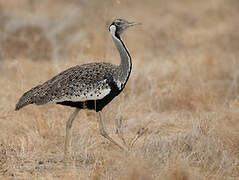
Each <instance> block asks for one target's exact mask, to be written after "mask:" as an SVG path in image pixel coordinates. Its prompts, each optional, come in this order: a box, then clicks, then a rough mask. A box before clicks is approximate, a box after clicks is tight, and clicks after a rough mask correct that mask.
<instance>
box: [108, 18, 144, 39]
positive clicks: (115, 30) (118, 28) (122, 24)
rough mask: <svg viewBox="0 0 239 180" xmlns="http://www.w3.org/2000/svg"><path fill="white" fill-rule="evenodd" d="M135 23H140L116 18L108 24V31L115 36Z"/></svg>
mask: <svg viewBox="0 0 239 180" xmlns="http://www.w3.org/2000/svg"><path fill="white" fill-rule="evenodd" d="M136 24H141V23H137V22H128V21H126V20H123V19H116V20H114V21H113V22H112V23H111V25H110V26H109V31H110V33H111V34H114V35H116V36H117V35H120V34H121V33H122V32H123V31H124V30H125V29H127V28H128V27H131V26H134V25H136Z"/></svg>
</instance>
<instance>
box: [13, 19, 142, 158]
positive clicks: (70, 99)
mask: <svg viewBox="0 0 239 180" xmlns="http://www.w3.org/2000/svg"><path fill="white" fill-rule="evenodd" d="M137 24H141V23H138V22H129V21H126V20H123V19H115V20H113V22H112V23H111V24H110V26H109V32H110V35H111V37H112V39H113V42H114V45H115V47H116V48H117V50H118V52H119V55H120V59H121V60H120V64H118V65H115V64H111V63H108V62H94V63H88V64H83V65H76V66H73V67H71V68H69V69H67V70H65V71H63V72H61V73H59V74H58V75H56V76H54V77H53V78H51V79H50V80H48V81H46V82H44V83H43V84H40V85H38V86H36V87H33V88H32V89H30V90H29V91H27V92H25V93H24V94H23V95H22V96H21V98H20V99H19V101H18V102H17V104H16V106H15V110H19V109H21V108H23V107H24V106H27V105H29V104H36V105H44V104H49V103H56V104H59V105H64V106H70V107H74V108H75V111H74V112H73V113H72V114H71V116H70V117H69V119H68V120H67V121H66V134H65V146H64V159H65V160H66V159H67V157H68V155H69V153H70V148H71V136H72V123H73V121H74V119H75V118H76V116H77V114H78V113H79V111H80V110H81V109H89V110H94V111H96V113H97V114H98V118H97V119H98V123H99V131H100V134H101V135H102V136H103V137H105V138H106V139H108V140H109V141H110V142H112V143H113V144H114V145H116V146H118V147H119V148H120V149H122V150H125V149H126V148H125V147H123V146H121V145H120V144H119V143H117V142H116V141H115V140H114V139H113V138H111V137H110V136H109V135H108V133H107V132H106V130H105V126H104V121H103V118H102V110H103V108H104V107H105V106H106V105H107V104H109V103H110V102H111V101H112V100H113V99H114V98H115V97H116V96H118V95H119V94H120V93H121V92H122V90H123V89H124V87H125V85H126V83H127V81H128V79H129V77H130V74H131V70H132V61H131V56H130V53H129V51H128V49H127V48H126V46H125V44H124V43H123V41H122V39H121V35H122V33H123V32H124V31H125V30H126V29H127V28H128V27H131V26H134V25H137Z"/></svg>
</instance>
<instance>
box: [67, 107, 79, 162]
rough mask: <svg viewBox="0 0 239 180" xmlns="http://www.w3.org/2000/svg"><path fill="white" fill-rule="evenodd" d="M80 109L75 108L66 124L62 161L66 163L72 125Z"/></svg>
mask: <svg viewBox="0 0 239 180" xmlns="http://www.w3.org/2000/svg"><path fill="white" fill-rule="evenodd" d="M79 111H80V109H78V108H76V109H75V111H74V112H73V113H72V114H71V116H70V118H69V119H68V120H67V122H66V137H65V149H64V161H65V162H66V160H67V156H68V154H69V151H70V148H71V135H72V129H71V127H72V123H73V121H74V119H75V117H76V115H77V114H78V112H79Z"/></svg>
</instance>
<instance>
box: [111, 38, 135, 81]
mask: <svg viewBox="0 0 239 180" xmlns="http://www.w3.org/2000/svg"><path fill="white" fill-rule="evenodd" d="M112 38H113V41H114V43H115V46H116V48H117V50H118V51H119V54H120V58H121V62H120V65H119V66H118V67H119V69H120V74H119V79H118V80H119V81H120V82H121V83H122V85H123V86H124V85H125V83H126V82H127V80H128V78H129V75H130V72H131V68H132V62H131V57H130V54H129V51H128V50H127V48H126V46H125V45H124V43H123V41H122V40H121V37H120V36H119V35H117V34H112Z"/></svg>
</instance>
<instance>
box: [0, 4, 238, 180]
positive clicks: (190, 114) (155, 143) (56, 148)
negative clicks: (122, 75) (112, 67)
mask: <svg viewBox="0 0 239 180" xmlns="http://www.w3.org/2000/svg"><path fill="white" fill-rule="evenodd" d="M0 9H1V10H0V21H1V23H0V32H1V36H0V86H1V88H0V96H1V103H0V132H1V133H0V175H1V179H70V178H71V179H93V180H101V179H102V180H103V179H116V180H117V179H119V180H121V179H126V180H136V179H137V180H138V179H141V180H149V179H159V180H160V179H166V180H174V179H177V180H195V179H198V180H201V179H204V180H208V179H219V180H221V179H238V178H239V132H238V128H239V98H238V94H239V86H238V85H239V79H238V78H239V70H238V69H239V60H238V58H239V51H238V49H239V34H238V17H239V3H238V1H237V0H210V1H207V0H202V1H197V0H171V1H165V0H159V1H156V0H149V1H144V0H138V1H137V2H136V1H129V0H117V1H110V0H105V1H86V0H80V1H75V0H69V1H64V0H51V1H47V0H41V1H35V0H22V1H19V2H18V1H14V0H8V1H3V0H0ZM115 18H124V19H127V20H129V21H137V22H141V23H142V25H140V26H135V27H132V28H130V29H128V30H127V31H126V32H125V33H124V34H123V35H122V36H123V37H122V39H123V40H124V42H125V44H126V46H127V47H128V49H129V51H130V53H131V56H132V61H133V71H132V74H131V77H130V79H129V81H128V84H127V86H126V88H125V89H124V91H123V92H122V93H121V94H120V95H119V96H118V97H117V98H115V99H114V100H113V101H112V102H111V103H110V104H109V105H108V106H107V107H106V108H105V109H104V111H103V115H104V120H105V124H106V127H107V131H108V132H109V133H110V134H111V135H112V136H113V137H114V138H115V139H117V140H118V141H119V142H121V141H120V139H119V138H118V136H117V135H116V134H115V131H116V129H117V128H116V125H115V122H116V120H119V119H121V118H122V127H121V130H122V132H123V136H124V137H125V140H126V142H127V143H129V142H130V140H131V139H132V138H133V137H134V136H135V135H136V134H137V131H138V130H139V129H140V128H145V129H147V131H146V132H145V134H143V135H142V136H141V137H140V138H139V139H138V140H137V141H136V143H135V145H134V146H133V148H132V150H131V152H130V153H128V154H125V153H122V151H121V150H120V149H118V148H117V147H115V146H114V145H113V144H111V143H110V142H108V141H107V140H106V139H104V138H103V137H101V136H100V135H99V130H98V124H97V116H96V114H95V113H94V112H92V111H83V110H82V111H80V113H79V115H78V116H77V119H76V120H75V121H74V124H73V142H72V151H71V157H70V159H71V161H70V164H69V165H68V166H67V167H66V166H65V165H64V163H63V148H64V136H65V123H66V120H67V118H68V117H69V116H70V114H71V113H72V112H73V111H74V110H73V109H72V108H69V107H64V106H60V105H54V104H48V105H45V106H36V105H29V106H26V107H25V108H23V109H21V110H20V111H17V112H16V111H14V108H15V104H16V103H17V101H18V99H19V98H20V96H21V95H22V94H23V93H24V92H25V91H27V90H29V89H30V88H32V87H33V86H36V85H38V84H40V83H43V82H44V81H46V80H48V79H50V78H51V77H53V76H54V75H56V74H57V73H59V72H61V71H63V70H65V69H67V68H69V67H72V66H74V65H76V64H83V63H88V62H94V61H97V62H100V61H106V62H111V63H115V64H117V63H119V61H120V60H119V56H118V54H117V51H116V49H115V47H114V45H113V42H112V40H111V37H110V33H109V32H108V25H109V24H110V23H111V21H112V20H113V19H115Z"/></svg>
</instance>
